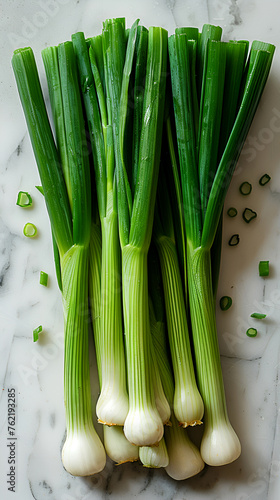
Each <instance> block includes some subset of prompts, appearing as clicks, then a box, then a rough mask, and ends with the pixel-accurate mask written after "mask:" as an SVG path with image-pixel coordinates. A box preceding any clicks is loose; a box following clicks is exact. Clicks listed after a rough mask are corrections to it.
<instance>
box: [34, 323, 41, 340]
mask: <svg viewBox="0 0 280 500" xmlns="http://www.w3.org/2000/svg"><path fill="white" fill-rule="evenodd" d="M42 331H43V327H42V325H40V326H37V328H35V330H33V342H37V340H38V339H39V334H40V333H41V332H42Z"/></svg>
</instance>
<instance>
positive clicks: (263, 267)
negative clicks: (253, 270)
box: [259, 260, 269, 276]
mask: <svg viewBox="0 0 280 500" xmlns="http://www.w3.org/2000/svg"><path fill="white" fill-rule="evenodd" d="M268 275H269V260H260V262H259V276H268Z"/></svg>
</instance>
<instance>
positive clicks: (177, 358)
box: [154, 153, 204, 427]
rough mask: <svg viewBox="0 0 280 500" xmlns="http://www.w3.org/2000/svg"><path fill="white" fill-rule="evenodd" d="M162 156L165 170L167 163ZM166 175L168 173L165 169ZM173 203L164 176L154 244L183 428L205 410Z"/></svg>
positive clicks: (198, 419) (198, 420)
mask: <svg viewBox="0 0 280 500" xmlns="http://www.w3.org/2000/svg"><path fill="white" fill-rule="evenodd" d="M166 157H167V161H168V156H167V155H166V154H165V153H163V154H162V165H161V166H162V167H163V166H164V165H163V162H164V159H166ZM162 172H163V173H164V174H165V170H164V169H163V168H162ZM174 226H175V224H174V222H173V214H172V209H171V200H170V198H169V193H168V190H167V182H165V176H164V175H162V176H161V178H160V179H159V186H158V197H157V204H156V210H155V219H154V240H155V244H156V248H157V251H158V255H159V260H160V266H161V273H162V281H163V290H164V299H165V310H166V321H167V329H168V337H169V344H170V351H171V357H172V364H173V370H174V379H175V392H174V400H173V408H174V414H175V416H176V418H177V419H178V421H179V423H180V425H182V426H183V427H187V426H189V425H190V426H194V425H199V424H201V423H202V417H203V412H204V406H203V401H202V398H201V396H200V394H199V391H198V388H197V384H196V379H195V372H194V366H193V360H192V352H191V345H190V338H189V328H188V320H187V312H186V306H185V297H184V291H183V290H184V288H183V284H182V280H181V273H180V266H179V261H178V256H177V248H176V241H175V231H174Z"/></svg>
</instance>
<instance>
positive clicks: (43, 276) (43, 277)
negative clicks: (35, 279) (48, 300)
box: [40, 271, 49, 286]
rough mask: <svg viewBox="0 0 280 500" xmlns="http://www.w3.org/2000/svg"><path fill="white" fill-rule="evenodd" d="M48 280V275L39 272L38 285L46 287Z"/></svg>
mask: <svg viewBox="0 0 280 500" xmlns="http://www.w3.org/2000/svg"><path fill="white" fill-rule="evenodd" d="M48 278H49V275H48V274H47V273H44V271H40V285H43V286H48Z"/></svg>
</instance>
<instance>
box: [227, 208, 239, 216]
mask: <svg viewBox="0 0 280 500" xmlns="http://www.w3.org/2000/svg"><path fill="white" fill-rule="evenodd" d="M227 214H228V216H229V217H236V215H237V210H236V208H234V207H230V208H229V209H228V211H227Z"/></svg>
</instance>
